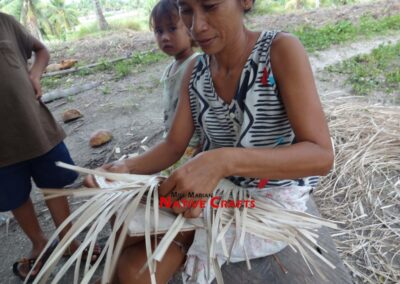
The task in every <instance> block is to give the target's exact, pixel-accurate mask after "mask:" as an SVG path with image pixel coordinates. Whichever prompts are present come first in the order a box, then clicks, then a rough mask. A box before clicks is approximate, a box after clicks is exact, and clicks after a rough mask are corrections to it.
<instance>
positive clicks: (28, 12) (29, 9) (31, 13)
mask: <svg viewBox="0 0 400 284" xmlns="http://www.w3.org/2000/svg"><path fill="white" fill-rule="evenodd" d="M35 12H36V11H35V7H34V6H33V3H32V0H24V2H23V3H22V9H21V18H20V21H21V22H22V24H23V25H24V26H25V27H26V28H27V29H28V30H29V31H30V32H31V34H32V35H33V36H34V37H36V38H37V39H39V40H41V41H42V40H43V35H42V32H41V31H40V28H39V24H38V20H37V18H36V14H35Z"/></svg>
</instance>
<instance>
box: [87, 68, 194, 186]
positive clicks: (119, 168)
mask: <svg viewBox="0 0 400 284" xmlns="http://www.w3.org/2000/svg"><path fill="white" fill-rule="evenodd" d="M194 63H195V60H194V61H193V62H191V63H190V64H189V65H188V68H187V69H186V73H185V76H184V79H183V81H182V82H183V83H182V87H181V92H182V95H181V96H180V98H179V102H178V106H177V109H176V112H175V117H174V120H173V122H172V126H171V129H170V131H169V132H168V135H167V137H166V139H165V140H164V141H162V142H161V143H159V144H157V145H156V146H154V147H152V148H151V149H150V150H148V151H147V152H145V153H144V154H142V155H139V156H137V157H134V158H130V159H126V160H122V161H115V162H112V163H109V164H106V165H103V166H102V169H103V170H106V171H111V172H130V173H135V174H154V173H157V172H159V171H161V170H164V169H166V168H168V167H169V166H171V165H173V164H174V163H175V162H176V161H178V160H179V159H180V158H181V157H182V155H183V153H184V152H185V150H186V147H187V145H188V144H189V141H190V138H191V137H192V135H193V132H194V126H193V120H192V117H191V111H190V104H189V98H188V96H187V91H186V90H187V88H188V85H189V80H190V75H191V73H192V69H193V65H194ZM85 184H86V186H89V187H96V186H97V185H96V183H95V181H94V179H93V177H92V176H88V177H87V178H86V179H85Z"/></svg>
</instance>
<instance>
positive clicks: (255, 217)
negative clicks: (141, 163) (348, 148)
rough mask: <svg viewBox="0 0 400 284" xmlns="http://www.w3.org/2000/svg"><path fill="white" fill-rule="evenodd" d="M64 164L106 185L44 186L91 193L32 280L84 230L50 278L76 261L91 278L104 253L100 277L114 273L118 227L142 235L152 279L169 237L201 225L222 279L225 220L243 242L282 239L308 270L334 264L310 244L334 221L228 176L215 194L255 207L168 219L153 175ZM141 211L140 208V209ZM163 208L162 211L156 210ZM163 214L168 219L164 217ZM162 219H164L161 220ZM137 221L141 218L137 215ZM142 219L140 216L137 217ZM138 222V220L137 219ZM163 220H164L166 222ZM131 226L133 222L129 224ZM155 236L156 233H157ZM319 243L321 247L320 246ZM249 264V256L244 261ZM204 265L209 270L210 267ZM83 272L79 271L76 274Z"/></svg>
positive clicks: (41, 278)
mask: <svg viewBox="0 0 400 284" xmlns="http://www.w3.org/2000/svg"><path fill="white" fill-rule="evenodd" d="M60 165H61V166H63V167H66V168H70V169H73V170H77V171H80V172H83V173H87V174H95V175H97V176H100V177H101V176H102V177H103V179H101V178H98V181H99V183H100V184H102V185H104V186H108V187H109V188H107V189H81V190H63V191H60V190H45V191H44V192H45V194H46V195H47V197H46V198H54V197H57V196H61V195H73V196H79V197H82V196H85V197H91V198H89V199H88V200H87V201H86V202H85V203H84V204H83V205H82V206H81V207H79V208H78V209H77V210H75V211H74V212H73V213H72V215H71V216H70V217H69V218H68V220H66V222H65V224H66V223H67V222H70V221H73V223H74V224H73V226H72V228H71V229H70V230H69V232H68V234H67V236H65V237H64V238H63V239H62V240H61V241H60V243H59V245H58V246H57V247H56V249H55V250H54V252H53V253H52V255H51V256H50V258H49V260H48V261H47V262H46V263H45V265H44V266H43V268H42V269H41V270H40V272H39V274H38V275H37V277H36V279H35V281H34V283H45V282H47V281H49V279H50V275H51V273H52V272H54V271H55V268H56V265H57V263H58V261H59V260H60V258H61V257H62V255H63V253H64V251H65V250H66V249H67V248H68V246H69V245H70V244H71V242H72V241H73V240H74V239H75V238H76V237H77V236H78V235H82V234H85V237H84V240H83V242H82V245H81V247H80V248H79V250H78V251H76V252H75V253H74V254H73V255H72V256H71V257H70V258H69V259H68V261H67V262H66V263H65V264H64V265H62V266H61V268H57V270H58V271H57V272H56V273H54V274H55V275H54V276H53V277H52V278H51V283H58V282H59V280H60V279H61V278H62V277H63V276H64V275H65V273H66V272H67V270H68V269H69V268H70V267H71V266H72V265H73V264H76V265H75V274H74V283H78V282H80V283H89V281H90V279H91V278H92V277H93V275H94V273H95V271H96V270H97V269H98V268H99V263H100V262H101V261H102V260H103V259H105V265H104V270H103V274H102V283H107V281H109V279H110V278H111V276H112V273H113V270H114V268H115V265H116V262H117V259H118V256H119V254H120V252H121V248H122V244H123V242H124V237H120V238H119V239H118V238H116V232H117V231H118V230H121V236H126V234H127V233H129V234H131V235H136V236H137V235H143V236H144V240H145V243H146V252H147V263H145V264H144V266H143V269H142V271H145V268H148V270H149V271H150V275H151V280H152V283H155V271H156V261H160V260H161V259H162V258H163V256H164V254H165V252H166V249H167V248H168V246H169V245H170V244H171V243H172V241H173V240H174V238H175V236H176V235H177V234H178V233H179V232H180V231H182V230H187V229H188V228H189V229H195V228H196V227H199V226H201V227H204V228H206V230H207V232H208V241H207V247H208V257H209V261H208V263H209V267H211V266H212V267H213V269H214V271H215V274H216V279H217V282H218V283H223V280H222V275H221V272H220V269H219V266H218V264H217V261H216V254H215V247H216V245H217V242H218V243H221V245H222V247H223V249H224V253H225V255H226V256H227V257H228V258H229V256H230V250H229V249H228V248H227V245H226V243H225V237H224V235H225V233H226V232H227V229H228V228H229V226H236V228H237V230H236V232H237V233H236V240H237V242H239V243H240V244H243V243H244V239H245V237H246V234H254V235H257V236H259V237H261V238H265V239H269V240H276V241H284V242H286V243H288V244H289V246H290V247H292V248H293V249H294V250H295V251H296V252H298V253H300V254H301V255H302V257H303V259H304V260H305V262H306V263H307V265H308V267H309V269H310V270H311V272H313V271H314V272H317V273H321V271H319V269H318V266H317V264H318V263H320V262H321V261H322V262H324V263H325V264H326V265H328V266H329V267H331V268H332V269H334V268H335V267H334V265H333V264H332V263H330V262H329V261H328V260H327V259H326V258H325V257H323V256H322V255H321V254H319V253H318V252H317V251H316V250H315V249H313V247H314V246H318V244H317V238H318V235H317V234H316V232H315V231H316V230H317V229H319V228H321V227H322V226H327V227H330V228H336V227H337V226H336V224H334V223H332V222H330V221H327V220H324V219H322V218H319V217H316V216H312V215H309V214H307V213H302V212H297V211H291V210H288V209H285V208H283V207H282V206H281V205H280V204H278V203H276V202H273V201H272V200H266V199H264V198H259V197H257V196H254V197H252V196H251V195H250V194H249V193H248V192H247V191H246V190H244V189H242V188H239V187H237V186H235V185H234V184H233V183H231V182H229V181H227V180H221V182H220V183H219V185H218V186H217V189H216V191H215V192H214V194H215V195H216V196H222V197H223V199H226V200H243V199H251V198H254V200H255V202H256V208H251V209H250V208H249V209H245V208H234V209H232V208H224V207H218V208H213V207H212V206H210V203H208V204H207V206H206V208H205V210H204V214H203V217H200V218H197V219H194V220H191V219H185V218H184V217H183V216H182V215H178V216H175V215H172V216H173V218H172V222H171V223H166V222H168V221H170V220H171V218H169V219H168V218H167V219H164V217H165V215H164V213H167V214H168V212H164V210H163V208H161V209H159V198H158V195H157V187H158V184H159V181H160V178H159V177H155V176H139V175H129V174H112V173H105V172H99V171H93V170H88V169H83V168H78V167H74V166H70V165H66V164H60ZM104 178H111V179H113V180H115V181H117V182H115V183H114V184H113V186H109V184H107V183H106V182H104ZM143 211H144V212H143ZM161 212H163V214H160V213H161ZM140 214H142V215H143V214H144V216H145V217H144V224H145V225H144V228H143V230H142V231H141V232H138V231H137V230H136V231H135V232H132V231H130V229H129V228H130V225H131V223H132V222H134V221H133V220H135V216H140ZM113 216H115V220H114V226H113V229H112V232H111V234H109V237H108V238H107V240H106V243H105V247H104V249H103V250H102V253H101V255H100V257H99V258H98V259H97V261H96V263H95V264H94V265H92V266H90V264H89V261H90V259H91V257H90V256H91V254H92V252H93V248H94V245H95V243H96V241H97V239H98V235H99V233H100V232H101V231H102V230H103V229H104V227H105V226H106V224H107V223H108V221H109V220H110V219H111V218H112V217H113ZM166 220H167V221H166ZM164 221H165V222H164ZM139 222H140V221H139ZM141 222H143V219H142V220H141ZM135 224H136V225H138V221H136V223H135ZM166 224H167V225H166ZM64 226H65V225H64V224H63V225H62V226H60V228H58V230H57V231H56V232H55V234H54V235H53V236H52V237H51V239H50V240H49V242H51V241H52V240H54V239H55V238H56V237H57V234H58V232H59V231H60V230H61V229H62V228H63V227H64ZM131 227H132V226H131ZM161 233H164V234H163V236H162V238H161V241H160V243H159V244H158V245H157V246H156V248H155V250H154V251H153V250H152V246H151V235H157V234H161ZM155 239H157V238H155ZM88 246H89V254H88V257H87V261H86V263H85V265H84V267H83V272H80V263H81V257H82V252H83V249H84V248H85V247H88ZM322 249H323V248H322ZM247 263H248V265H249V268H251V267H250V262H249V261H247ZM208 271H210V270H209V269H208ZM80 275H83V276H80Z"/></svg>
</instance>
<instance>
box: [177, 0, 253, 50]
mask: <svg viewBox="0 0 400 284" xmlns="http://www.w3.org/2000/svg"><path fill="white" fill-rule="evenodd" d="M245 2H246V3H247V2H249V0H178V5H179V11H180V14H181V18H182V20H183V22H184V23H185V25H186V27H187V28H188V29H189V31H190V33H191V35H192V38H193V39H194V40H195V41H196V42H197V43H198V45H199V46H200V47H201V49H202V50H203V51H204V52H205V53H207V54H215V53H218V52H220V51H222V50H223V49H225V48H226V47H229V46H230V45H232V44H233V43H234V42H235V40H236V39H237V34H238V33H239V32H240V31H241V29H243V11H244V7H245V6H244V5H245ZM250 2H251V0H250Z"/></svg>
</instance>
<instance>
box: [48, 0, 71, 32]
mask: <svg viewBox="0 0 400 284" xmlns="http://www.w3.org/2000/svg"><path fill="white" fill-rule="evenodd" d="M44 10H45V13H46V19H45V20H44V26H45V31H46V34H52V35H55V36H56V37H58V38H62V39H63V40H65V39H66V33H67V31H69V30H72V29H73V28H74V26H76V25H78V24H79V20H78V13H77V11H76V10H75V9H74V8H73V7H72V6H71V5H67V4H65V0H51V1H50V5H48V6H46V7H45V9H44Z"/></svg>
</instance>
